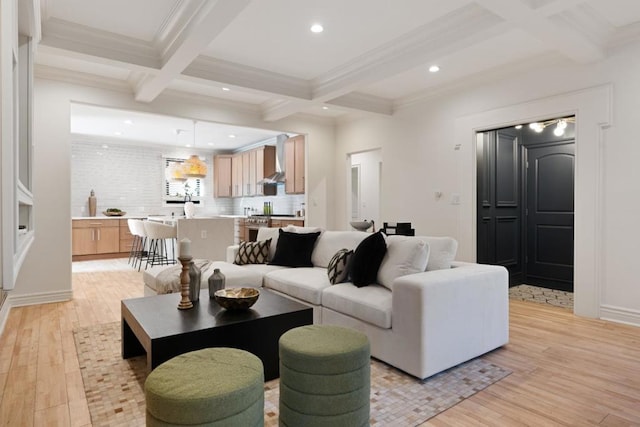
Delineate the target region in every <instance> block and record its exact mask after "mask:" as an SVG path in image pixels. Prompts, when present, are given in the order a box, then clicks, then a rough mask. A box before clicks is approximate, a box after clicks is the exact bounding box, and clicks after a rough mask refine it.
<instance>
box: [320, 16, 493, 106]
mask: <svg viewBox="0 0 640 427" xmlns="http://www.w3.org/2000/svg"><path fill="white" fill-rule="evenodd" d="M501 22H502V21H501V19H500V18H498V17H496V16H495V15H493V14H492V13H489V12H487V11H486V10H484V9H482V8H481V7H479V6H477V5H475V4H473V3H472V4H469V5H467V6H464V7H462V8H459V9H456V10H454V11H452V12H450V13H448V14H446V15H444V16H442V17H441V18H439V19H437V20H436V21H434V22H430V23H428V24H425V25H422V26H420V27H418V28H416V29H414V30H412V31H410V32H408V33H406V34H404V35H402V36H400V37H398V38H396V39H394V40H392V41H391V42H388V43H385V44H384V45H382V46H380V47H379V48H377V49H374V50H371V51H369V52H367V53H365V54H363V55H361V56H360V57H358V58H356V59H354V60H352V61H349V62H347V63H345V64H343V65H341V66H340V67H337V68H335V69H333V70H331V71H329V72H327V73H325V74H324V75H322V76H320V77H318V78H316V79H314V80H313V81H312V82H311V83H312V87H313V99H314V100H319V101H323V102H324V101H328V100H330V99H334V98H337V97H339V96H342V95H345V94H346V93H348V92H351V91H353V90H356V89H358V88H360V87H364V86H366V85H368V84H371V83H374V82H376V81H379V80H382V79H384V78H387V77H390V76H392V75H395V74H398V73H400V72H402V71H405V70H408V69H410V68H413V67H416V66H419V65H421V64H424V63H425V62H428V61H429V60H433V59H434V58H437V57H439V56H441V55H443V54H446V53H448V52H450V51H451V50H452V49H454V48H455V47H460V46H469V44H473V43H474V42H475V41H481V40H482V39H483V37H482V36H484V35H485V34H486V33H487V32H489V33H493V32H496V31H497V30H498V29H499V27H500V25H499V24H500V23H501ZM481 35H482V36H481Z"/></svg>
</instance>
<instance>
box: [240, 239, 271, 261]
mask: <svg viewBox="0 0 640 427" xmlns="http://www.w3.org/2000/svg"><path fill="white" fill-rule="evenodd" d="M270 245H271V239H267V240H259V241H257V242H240V247H239V248H238V253H237V254H236V259H235V260H234V261H233V263H234V264H238V265H245V264H266V263H267V261H269V246H270Z"/></svg>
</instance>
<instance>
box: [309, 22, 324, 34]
mask: <svg viewBox="0 0 640 427" xmlns="http://www.w3.org/2000/svg"><path fill="white" fill-rule="evenodd" d="M323 31H324V28H323V27H322V25H320V24H313V25H312V26H311V32H312V33H321V32H323Z"/></svg>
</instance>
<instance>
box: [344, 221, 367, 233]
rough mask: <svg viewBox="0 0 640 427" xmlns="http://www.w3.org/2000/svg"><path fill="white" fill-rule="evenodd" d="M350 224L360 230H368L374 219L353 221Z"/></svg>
mask: <svg viewBox="0 0 640 427" xmlns="http://www.w3.org/2000/svg"><path fill="white" fill-rule="evenodd" d="M349 224H350V225H351V226H352V227H353V228H355V229H356V230H358V231H367V230H368V229H369V227H371V226H372V225H373V221H351V222H350V223H349Z"/></svg>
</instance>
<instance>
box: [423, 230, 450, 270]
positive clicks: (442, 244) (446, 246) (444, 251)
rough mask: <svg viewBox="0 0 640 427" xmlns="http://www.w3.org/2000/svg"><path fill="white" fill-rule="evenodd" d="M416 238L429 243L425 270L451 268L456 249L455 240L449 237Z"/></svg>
mask: <svg viewBox="0 0 640 427" xmlns="http://www.w3.org/2000/svg"><path fill="white" fill-rule="evenodd" d="M417 238H418V239H420V240H422V241H424V242H425V243H426V244H427V245H429V262H428V263H427V271H432V270H444V269H447V268H451V263H452V262H453V260H454V259H455V258H456V251H457V250H458V242H457V240H455V239H453V238H451V237H430V236H418V237H417Z"/></svg>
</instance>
